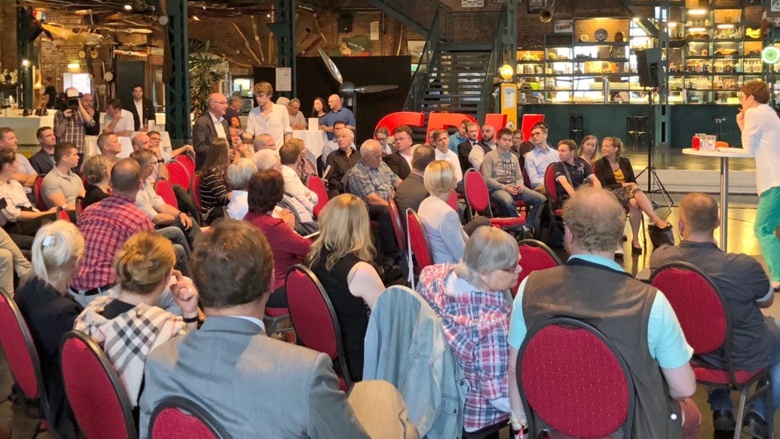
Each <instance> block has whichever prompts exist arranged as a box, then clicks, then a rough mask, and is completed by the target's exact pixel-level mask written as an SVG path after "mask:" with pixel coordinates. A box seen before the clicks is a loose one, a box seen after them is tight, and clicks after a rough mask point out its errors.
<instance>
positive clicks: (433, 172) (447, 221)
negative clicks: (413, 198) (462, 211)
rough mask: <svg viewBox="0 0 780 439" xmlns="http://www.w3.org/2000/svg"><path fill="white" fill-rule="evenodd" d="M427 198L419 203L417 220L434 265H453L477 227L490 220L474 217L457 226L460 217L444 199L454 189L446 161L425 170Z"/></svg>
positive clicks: (452, 175) (452, 177) (453, 178)
mask: <svg viewBox="0 0 780 439" xmlns="http://www.w3.org/2000/svg"><path fill="white" fill-rule="evenodd" d="M423 182H424V184H425V188H426V189H428V193H429V194H430V196H428V197H427V198H426V199H424V200H423V201H422V203H420V208H419V210H418V212H417V217H418V218H419V219H420V222H421V223H422V226H423V230H424V231H425V236H426V238H427V240H428V245H429V246H430V248H431V253H432V254H433V262H434V263H435V264H443V263H445V262H451V263H456V262H458V261H459V260H460V258H461V256H463V249H464V248H465V247H466V241H468V238H469V235H470V234H472V233H474V231H475V230H476V229H477V228H478V227H480V226H489V225H490V220H488V219H487V218H484V217H477V218H475V219H474V220H473V221H471V222H470V223H468V224H466V225H465V226H461V223H460V215H459V214H458V212H457V211H455V210H454V209H453V208H452V207H450V205H449V203H447V200H448V199H449V197H450V195H451V194H452V191H454V190H455V186H456V184H457V179H456V176H455V168H454V167H453V166H452V164H450V163H449V162H448V161H446V160H436V161H434V162H431V163H430V164H429V165H428V166H427V167H426V168H425V174H424V176H423Z"/></svg>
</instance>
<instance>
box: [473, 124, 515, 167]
mask: <svg viewBox="0 0 780 439" xmlns="http://www.w3.org/2000/svg"><path fill="white" fill-rule="evenodd" d="M510 132H511V131H510ZM478 145H479V148H471V152H469V163H470V164H471V167H472V168H474V169H481V168H482V161H483V160H485V154H487V153H489V152H490V151H493V150H495V149H496V129H495V128H493V125H484V126H483V127H482V141H480V142H479V143H478Z"/></svg>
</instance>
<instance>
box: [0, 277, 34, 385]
mask: <svg viewBox="0 0 780 439" xmlns="http://www.w3.org/2000/svg"><path fill="white" fill-rule="evenodd" d="M0 346H2V347H3V352H5V358H6V360H7V361H8V367H9V368H10V369H11V375H13V377H14V381H16V385H17V386H19V388H20V389H21V390H22V392H24V395H25V396H26V397H27V398H29V399H35V398H38V397H41V396H42V395H43V393H44V386H43V375H41V364H40V361H39V359H38V351H36V350H35V344H34V342H33V339H32V335H31V334H30V329H29V328H28V327H27V323H26V322H25V321H24V317H23V316H22V313H21V312H20V311H19V307H18V306H16V302H14V300H13V298H12V297H11V295H10V294H8V293H6V292H5V291H2V290H0Z"/></svg>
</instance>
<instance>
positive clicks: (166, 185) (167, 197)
mask: <svg viewBox="0 0 780 439" xmlns="http://www.w3.org/2000/svg"><path fill="white" fill-rule="evenodd" d="M178 166H181V165H178ZM154 191H155V192H156V193H157V195H159V196H160V197H162V199H163V201H165V203H166V204H170V205H171V206H173V207H175V208H177V209H178V208H179V202H178V201H177V200H176V193H175V192H173V187H171V183H170V182H169V181H168V180H157V181H156V182H154Z"/></svg>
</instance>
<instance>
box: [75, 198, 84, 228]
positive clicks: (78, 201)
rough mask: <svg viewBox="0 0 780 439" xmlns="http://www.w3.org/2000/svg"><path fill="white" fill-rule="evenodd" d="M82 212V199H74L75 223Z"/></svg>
mask: <svg viewBox="0 0 780 439" xmlns="http://www.w3.org/2000/svg"><path fill="white" fill-rule="evenodd" d="M83 212H84V197H76V222H79V218H80V217H81V214H82V213H83Z"/></svg>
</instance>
